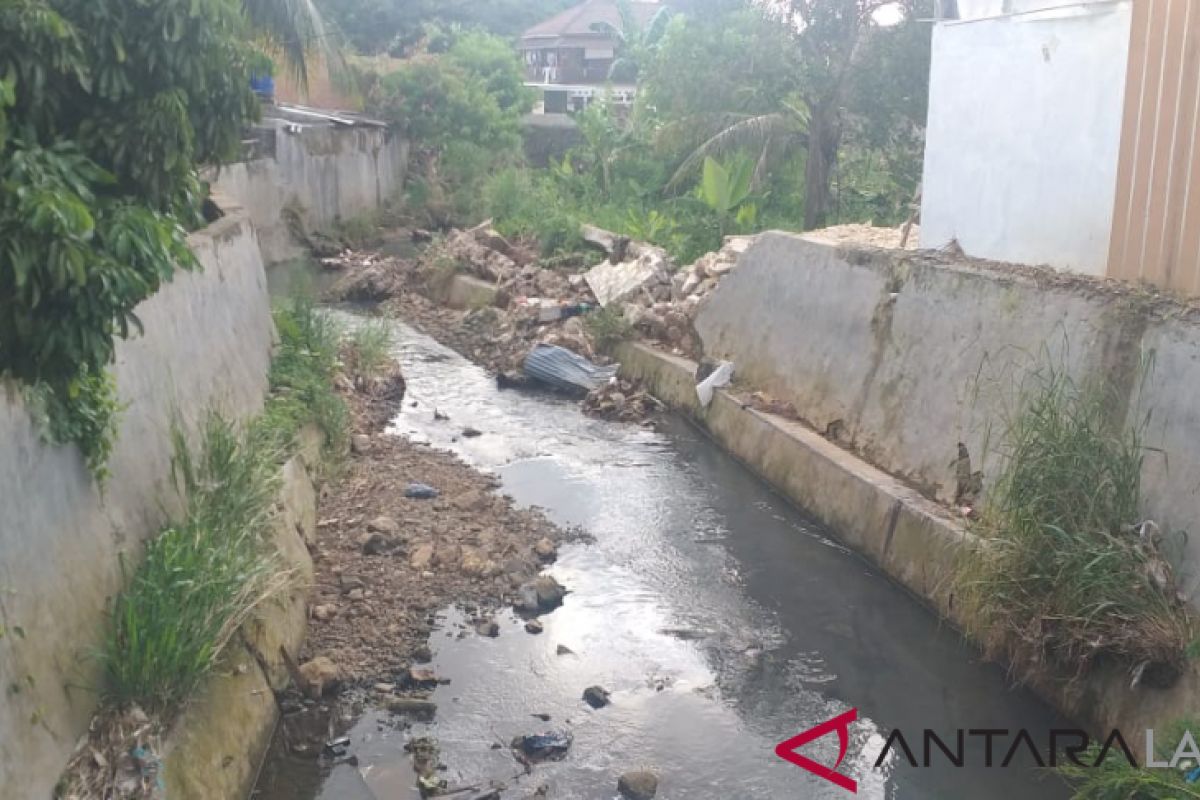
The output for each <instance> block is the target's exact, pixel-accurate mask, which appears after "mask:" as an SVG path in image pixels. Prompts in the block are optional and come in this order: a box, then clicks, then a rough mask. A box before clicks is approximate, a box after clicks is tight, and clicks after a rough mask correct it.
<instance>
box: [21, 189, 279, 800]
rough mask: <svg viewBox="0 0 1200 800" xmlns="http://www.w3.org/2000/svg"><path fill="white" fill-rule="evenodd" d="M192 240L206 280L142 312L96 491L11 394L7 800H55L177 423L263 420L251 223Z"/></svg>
mask: <svg viewBox="0 0 1200 800" xmlns="http://www.w3.org/2000/svg"><path fill="white" fill-rule="evenodd" d="M227 211H228V212H229V213H228V215H227V216H226V217H225V218H223V219H221V220H220V221H218V222H217V223H215V224H213V225H211V226H209V227H208V228H206V229H204V230H203V231H200V232H198V233H195V234H193V235H192V236H191V237H190V239H189V242H190V244H191V247H192V249H193V250H194V251H195V252H196V254H197V255H198V256H199V259H200V263H201V264H202V266H203V269H202V270H200V271H197V272H194V273H182V274H179V275H177V276H176V277H175V279H174V280H173V281H172V282H171V283H169V284H167V285H165V286H163V287H162V289H161V290H160V291H159V292H158V293H157V294H155V295H154V296H153V297H151V298H150V299H148V300H146V301H145V302H144V303H142V304H141V305H139V306H138V307H137V315H138V317H139V318H140V319H141V321H142V324H143V325H144V326H145V334H144V335H141V336H134V337H133V338H131V339H130V340H127V341H123V342H120V343H119V344H118V347H117V358H116V364H115V366H114V372H115V375H116V380H117V389H118V392H119V394H120V398H121V401H122V402H123V403H125V404H126V407H125V410H124V411H123V413H122V415H121V419H120V433H119V436H118V437H117V441H116V446H115V449H114V451H113V454H112V458H111V460H110V467H111V471H112V475H111V477H110V478H109V480H108V483H107V485H106V487H105V488H104V490H103V491H101V490H100V489H99V488H98V487H97V486H96V484H95V483H94V481H93V480H92V478H91V476H90V475H89V473H88V471H87V469H86V467H85V466H84V463H83V459H82V458H81V456H80V455H79V452H78V451H77V449H76V448H74V447H52V446H47V445H46V444H44V443H43V442H42V441H41V439H40V437H39V433H38V431H37V429H36V428H35V427H34V425H33V423H32V422H31V420H30V419H29V417H28V415H27V413H26V411H25V409H24V407H23V405H22V402H21V399H20V396H19V393H18V391H17V390H16V388H15V387H14V386H12V385H7V386H5V387H4V391H3V392H2V393H0V442H3V446H0V679H2V680H3V683H4V702H3V703H0V787H3V790H2V791H0V794H2V795H3V796H4V797H14V798H17V797H21V798H25V797H28V798H41V797H50V796H51V791H52V789H53V787H54V784H55V782H56V781H57V780H58V777H59V775H60V773H61V770H62V768H63V766H64V764H65V763H66V760H67V757H68V756H69V754H70V752H71V750H72V749H73V748H74V746H75V743H76V740H77V739H78V737H79V736H80V734H82V733H83V732H84V730H85V729H86V727H87V724H88V722H89V720H90V718H91V715H92V712H93V710H94V708H95V705H96V701H97V696H96V692H95V689H96V687H97V686H98V685H99V675H98V671H97V666H98V664H97V662H96V660H95V659H94V658H92V657H91V655H92V653H93V652H94V649H95V648H96V647H97V645H98V643H99V641H100V637H101V632H102V630H103V624H104V618H105V617H104V614H105V604H106V603H107V602H108V600H109V598H110V597H112V595H113V594H114V593H115V592H116V591H117V590H118V589H119V588H120V586H121V584H122V575H121V566H120V558H121V557H122V556H123V555H124V556H126V557H129V558H136V556H137V554H138V553H139V549H140V546H141V544H142V542H143V541H144V540H145V539H146V537H148V536H150V535H152V534H153V533H155V532H157V531H158V530H159V528H160V526H161V524H162V523H163V522H164V521H165V519H166V517H167V514H168V512H169V511H170V510H171V504H172V502H173V500H172V498H173V497H174V493H173V492H172V491H171V490H170V461H171V455H172V452H171V440H170V430H171V425H172V421H173V420H175V419H178V420H179V421H181V422H182V423H183V424H184V425H185V426H191V425H192V424H193V423H195V422H197V421H198V420H199V419H200V418H201V416H202V415H203V414H204V413H205V412H206V411H207V410H208V409H209V408H214V407H215V408H218V409H220V410H222V411H223V412H224V413H225V414H227V415H230V416H232V417H234V418H245V417H248V416H250V415H252V414H254V413H255V412H257V411H258V410H259V409H260V408H261V406H262V402H263V397H264V395H265V393H266V389H267V370H268V368H269V366H270V357H271V343H272V338H273V336H274V329H273V326H272V324H271V315H270V303H269V300H268V297H267V283H266V275H265V272H264V269H263V264H262V259H261V257H260V255H259V250H258V245H257V242H256V239H255V235H254V229H253V228H252V226H251V224H250V219H249V216H248V215H247V214H246V213H245V212H244V211H242V210H241V209H238V208H229V209H227Z"/></svg>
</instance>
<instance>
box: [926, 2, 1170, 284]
mask: <svg viewBox="0 0 1200 800" xmlns="http://www.w3.org/2000/svg"><path fill="white" fill-rule="evenodd" d="M1166 1H1167V0H1164V2H1166ZM1174 1H1175V2H1179V1H1180V0H1174ZM1130 18H1131V12H1130V3H1129V2H1110V3H1092V4H1089V5H1087V6H1086V7H1082V8H1080V7H1075V8H1073V9H1061V10H1059V11H1055V12H1049V13H1043V14H1018V15H1010V16H1000V17H992V18H986V19H976V20H965V21H962V22H946V23H939V24H938V25H937V26H936V27H935V29H934V33H933V59H932V72H931V77H930V94H929V124H928V129H927V131H926V150H925V176H924V190H923V200H922V207H921V245H922V246H923V247H935V248H936V247H942V246H944V245H946V244H947V243H949V242H950V241H951V240H957V241H958V244H959V245H960V246H961V247H962V248H963V250H964V251H965V252H966V253H967V254H968V255H972V256H978V257H981V258H988V259H994V260H998V261H1012V262H1017V263H1026V264H1049V265H1051V266H1054V267H1059V268H1064V269H1070V270H1074V271H1078V272H1084V273H1089V274H1093V275H1102V274H1104V272H1105V270H1106V266H1107V262H1108V247H1109V238H1110V230H1111V226H1112V219H1113V204H1114V196H1115V192H1116V183H1117V175H1116V173H1117V161H1118V153H1119V151H1120V141H1121V118H1122V108H1123V102H1124V97H1123V88H1122V87H1124V85H1125V70H1126V60H1127V53H1128V48H1129V32H1130Z"/></svg>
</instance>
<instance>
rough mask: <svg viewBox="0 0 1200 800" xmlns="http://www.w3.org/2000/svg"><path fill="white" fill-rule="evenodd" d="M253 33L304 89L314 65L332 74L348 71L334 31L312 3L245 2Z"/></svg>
mask: <svg viewBox="0 0 1200 800" xmlns="http://www.w3.org/2000/svg"><path fill="white" fill-rule="evenodd" d="M242 7H243V8H244V10H245V13H246V18H247V19H248V20H249V21H250V27H251V30H253V31H254V33H255V35H256V36H257V37H258V38H259V40H260V42H261V43H262V45H263V46H264V48H265V49H267V50H268V51H270V52H273V53H278V54H279V55H280V56H281V57H282V58H283V62H284V65H285V66H286V68H287V70H288V72H289V73H290V74H291V76H292V77H293V78H294V79H295V80H296V83H297V85H298V86H299V87H300V88H301V89H305V90H307V89H308V77H309V74H310V72H311V70H312V67H313V65H314V62H324V63H325V65H326V66H327V67H328V68H329V70H330V71H331V72H333V73H337V72H340V71H342V70H343V69H344V68H345V61H344V59H343V58H342V53H341V50H340V49H339V48H338V46H337V41H336V40H335V38H334V32H333V30H332V29H331V28H330V27H329V26H328V25H326V24H325V20H324V18H323V17H322V16H321V12H320V11H319V10H318V9H317V7H316V5H315V4H314V3H313V0H242Z"/></svg>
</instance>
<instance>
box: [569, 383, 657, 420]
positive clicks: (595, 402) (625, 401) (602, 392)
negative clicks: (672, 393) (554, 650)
mask: <svg viewBox="0 0 1200 800" xmlns="http://www.w3.org/2000/svg"><path fill="white" fill-rule="evenodd" d="M583 410H584V412H585V413H587V414H590V415H592V416H593V417H599V418H600V419H609V420H620V421H622V422H640V421H642V420H645V419H647V418H648V417H650V416H651V415H652V414H654V413H655V412H658V411H661V410H662V404H661V403H660V402H659V401H658V400H656V399H655V398H654V397H652V396H651V395H650V394H649V393H648V392H646V391H644V390H643V389H641V388H640V386H639V385H638V384H637V383H636V382H634V381H632V380H629V379H626V378H614V379H613V380H611V381H609V382H608V383H606V384H605V385H603V386H601V387H600V388H598V389H593V390H592V391H590V392H588V394H587V397H585V398H584V399H583Z"/></svg>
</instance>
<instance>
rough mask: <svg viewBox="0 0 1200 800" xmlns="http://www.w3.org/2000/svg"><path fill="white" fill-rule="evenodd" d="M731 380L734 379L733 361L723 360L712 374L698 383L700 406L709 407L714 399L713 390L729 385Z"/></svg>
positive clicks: (697, 391)
mask: <svg viewBox="0 0 1200 800" xmlns="http://www.w3.org/2000/svg"><path fill="white" fill-rule="evenodd" d="M731 380H733V362H731V361H722V362H721V363H720V364H719V365H717V368H716V369H714V370H713V371H712V374H711V375H709V376H708V377H707V378H705V379H704V380H702V381H700V382H699V383H697V384H696V397H698V398H699V399H700V406H701V407H702V408H708V404H709V403H711V402H712V399H713V392H714V391H716V390H717V389H719V388H720V387H722V386H728V385H729V382H730V381H731Z"/></svg>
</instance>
